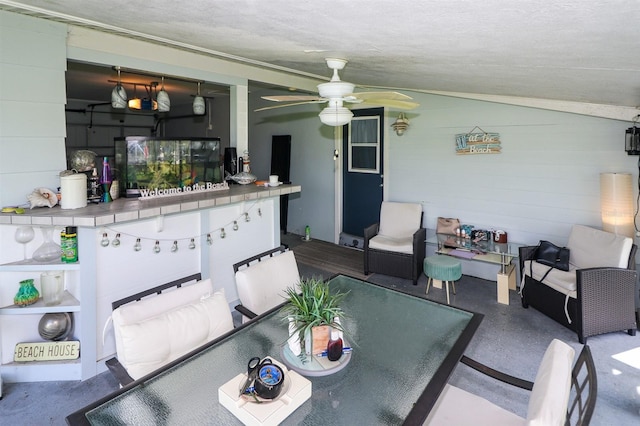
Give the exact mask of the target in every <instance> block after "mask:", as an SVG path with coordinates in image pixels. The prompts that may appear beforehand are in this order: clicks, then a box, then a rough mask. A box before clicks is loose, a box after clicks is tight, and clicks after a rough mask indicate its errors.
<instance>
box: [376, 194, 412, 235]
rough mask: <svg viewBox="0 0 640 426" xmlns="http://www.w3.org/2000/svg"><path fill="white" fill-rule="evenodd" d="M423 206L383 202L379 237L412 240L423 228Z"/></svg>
mask: <svg viewBox="0 0 640 426" xmlns="http://www.w3.org/2000/svg"><path fill="white" fill-rule="evenodd" d="M421 221H422V205H421V204H414V203H395V202H391V201H383V202H382V205H381V206H380V227H379V229H378V235H383V236H385V237H391V238H396V239H405V238H409V239H410V238H412V236H413V234H414V233H415V232H416V231H417V230H418V229H419V228H420V227H421V226H422V223H421Z"/></svg>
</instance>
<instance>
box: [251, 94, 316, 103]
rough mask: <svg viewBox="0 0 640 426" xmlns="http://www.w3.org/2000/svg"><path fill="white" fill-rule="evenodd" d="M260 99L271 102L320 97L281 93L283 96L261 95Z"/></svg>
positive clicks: (296, 100) (306, 99) (314, 99)
mask: <svg viewBox="0 0 640 426" xmlns="http://www.w3.org/2000/svg"><path fill="white" fill-rule="evenodd" d="M262 99H264V100H266V101H273V102H301V101H317V100H320V99H321V98H320V97H318V96H314V95H283V96H262Z"/></svg>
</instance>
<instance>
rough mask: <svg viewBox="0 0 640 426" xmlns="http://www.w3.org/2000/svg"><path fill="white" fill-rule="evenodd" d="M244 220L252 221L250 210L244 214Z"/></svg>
mask: <svg viewBox="0 0 640 426" xmlns="http://www.w3.org/2000/svg"><path fill="white" fill-rule="evenodd" d="M244 221H245V222H250V221H251V218H250V217H249V212H247V213H245V214H244Z"/></svg>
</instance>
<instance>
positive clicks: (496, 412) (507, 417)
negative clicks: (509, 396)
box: [424, 384, 527, 426]
mask: <svg viewBox="0 0 640 426" xmlns="http://www.w3.org/2000/svg"><path fill="white" fill-rule="evenodd" d="M424 424H425V425H433V426H453V425H455V426H467V425H469V426H471V425H473V426H496V425H500V426H509V425H514V426H516V425H518V426H524V425H526V424H527V422H526V420H525V419H523V418H522V417H519V416H518V415H516V414H514V413H512V412H511V411H507V410H505V409H504V408H502V407H499V406H497V405H495V404H493V403H491V402H489V401H487V400H486V399H484V398H481V397H479V396H477V395H474V394H472V393H469V392H467V391H464V390H462V389H460V388H457V387H455V386H452V385H449V384H448V385H446V386H445V388H444V389H443V390H442V393H441V394H440V396H439V397H438V400H437V401H436V404H435V405H434V406H433V409H432V410H431V412H430V413H429V417H427V420H426V421H425V423H424Z"/></svg>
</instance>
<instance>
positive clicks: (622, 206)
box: [600, 173, 635, 238]
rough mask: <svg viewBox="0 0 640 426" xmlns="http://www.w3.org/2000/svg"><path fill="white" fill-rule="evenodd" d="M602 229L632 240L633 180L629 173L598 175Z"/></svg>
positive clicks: (633, 233) (633, 228)
mask: <svg viewBox="0 0 640 426" xmlns="http://www.w3.org/2000/svg"><path fill="white" fill-rule="evenodd" d="M600 207H601V209H602V229H603V230H605V231H608V232H612V233H614V234H617V235H624V236H626V237H630V238H633V237H634V236H635V223H634V217H633V213H634V212H633V179H632V176H631V173H601V174H600Z"/></svg>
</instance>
